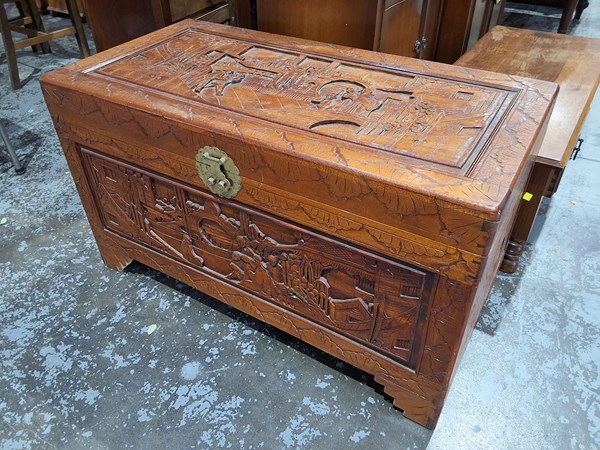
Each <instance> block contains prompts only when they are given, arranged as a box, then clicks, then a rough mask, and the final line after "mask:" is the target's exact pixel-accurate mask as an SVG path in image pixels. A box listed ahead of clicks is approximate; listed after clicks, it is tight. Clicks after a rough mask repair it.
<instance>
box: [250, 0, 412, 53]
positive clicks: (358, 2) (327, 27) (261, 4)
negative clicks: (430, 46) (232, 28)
mask: <svg viewBox="0 0 600 450" xmlns="http://www.w3.org/2000/svg"><path fill="white" fill-rule="evenodd" d="M421 1H422V0H421ZM256 14H257V22H258V23H257V25H258V29H259V30H260V31H267V32H269V33H276V34H283V35H286V36H294V37H300V38H304V39H312V40H314V41H320V42H328V43H332V44H340V45H348V46H351V47H358V48H365V49H369V50H371V49H373V38H374V36H375V22H376V18H377V0H327V1H323V0H302V1H299V0H257V1H256Z"/></svg>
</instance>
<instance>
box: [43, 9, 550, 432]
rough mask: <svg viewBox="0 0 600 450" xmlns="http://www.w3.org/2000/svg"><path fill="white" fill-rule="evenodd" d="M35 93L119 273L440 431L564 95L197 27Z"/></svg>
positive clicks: (154, 38)
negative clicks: (280, 340)
mask: <svg viewBox="0 0 600 450" xmlns="http://www.w3.org/2000/svg"><path fill="white" fill-rule="evenodd" d="M298 3H299V2H298ZM426 70H427V73H423V72H424V71H426ZM40 81H41V83H42V87H43V91H44V95H45V98H46V101H47V102H48V107H49V110H50V113H51V115H52V117H53V119H54V122H55V124H56V129H57V132H58V134H59V136H60V141H61V143H62V145H63V146H64V151H65V154H66V157H67V161H68V162H69V167H70V169H71V171H72V173H73V176H74V179H75V180H76V181H77V182H76V185H77V188H78V190H79V193H80V195H81V199H82V202H83V206H84V208H85V210H86V213H87V215H88V218H89V221H90V224H91V226H92V229H93V232H94V235H95V237H96V241H97V243H98V246H99V249H100V253H101V255H102V257H103V258H104V261H105V262H106V264H107V265H108V266H109V267H112V268H114V269H123V268H124V267H125V266H127V265H128V264H129V263H130V262H131V261H132V260H134V259H135V260H138V261H140V262H142V263H144V264H146V265H148V266H150V267H153V268H154V269H156V270H160V271H162V272H164V273H166V274H168V275H170V276H173V277H175V278H177V279H179V280H181V281H182V282H184V283H188V284H190V285H191V286H194V287H196V288H198V289H200V290H201V291H203V292H204V293H205V294H207V295H210V296H213V297H215V298H216V299H218V300H221V301H223V302H225V303H227V304H230V305H232V306H234V307H236V308H238V309H240V310H242V311H244V312H246V313H248V314H250V315H252V316H254V317H256V318H257V319H260V320H263V321H265V322H268V323H270V324H272V325H274V326H276V327H279V328H281V329H282V330H284V331H286V332H287V333H290V334H291V335H293V336H295V337H298V338H300V339H302V340H304V341H306V342H307V343H309V344H311V345H314V346H316V347H318V348H320V349H321V350H323V351H325V352H328V353H329V354H331V355H333V356H335V357H337V358H340V359H342V360H344V361H346V362H347V363H349V364H352V365H354V366H356V367H358V368H360V369H362V370H365V371H366V372H368V373H370V374H372V375H373V376H374V379H375V381H376V382H378V383H381V384H382V385H383V386H384V389H385V392H387V393H388V394H389V395H390V396H391V397H393V399H394V404H395V405H396V406H398V407H399V408H401V409H402V410H403V413H404V414H405V415H406V416H407V417H409V418H410V419H412V420H415V421H417V422H418V423H421V424H423V425H426V426H428V427H433V426H435V422H436V420H437V417H438V416H439V413H440V411H441V408H442V406H443V403H444V398H445V396H446V393H447V391H448V388H449V385H450V381H451V379H452V376H453V373H454V372H455V370H456V367H457V364H458V361H459V359H460V355H462V353H463V352H464V350H465V347H466V345H467V342H468V340H469V337H470V335H471V332H472V331H473V328H474V325H475V322H476V320H477V317H478V316H479V312H480V310H481V307H482V306H483V303H484V302H485V300H486V297H487V295H488V294H489V292H490V290H491V286H492V282H493V280H494V278H495V275H496V270H497V268H498V266H499V264H500V261H501V260H502V258H503V256H504V248H505V244H506V240H507V238H508V233H509V232H510V228H511V226H512V223H513V220H514V217H515V215H516V211H517V207H518V205H519V203H520V201H521V198H522V195H523V190H524V187H525V183H526V181H527V179H528V176H529V168H530V167H531V163H532V157H533V155H534V154H535V153H537V149H538V145H539V142H540V141H541V136H542V135H543V131H544V129H545V125H546V123H547V118H548V116H549V113H550V109H551V107H552V103H553V100H554V95H555V92H556V85H554V84H551V83H547V82H543V81H537V80H528V79H519V80H514V79H513V78H511V77H510V76H508V75H502V74H496V73H488V72H483V71H470V70H469V69H465V68H463V67H458V66H452V65H444V64H423V63H422V62H420V61H418V60H416V59H414V58H402V57H398V56H395V55H387V54H383V53H374V52H367V51H364V50H358V49H353V48H344V49H343V50H342V51H340V47H338V46H333V45H331V44H323V43H318V42H317V43H309V44H307V43H306V41H302V40H299V39H294V38H289V37H282V36H277V35H272V34H266V33H258V32H256V31H252V30H241V29H239V28H235V27H224V26H222V25H217V24H213V23H206V22H199V21H191V20H190V21H185V22H182V23H179V24H175V25H173V26H171V27H168V28H165V29H163V30H160V31H157V32H156V33H153V34H152V35H150V36H146V37H145V38H142V39H140V40H137V41H136V42H135V43H129V44H125V45H123V46H121V47H119V48H117V49H113V50H109V51H108V52H106V53H104V54H102V55H96V56H93V57H91V58H88V59H86V60H84V61H82V62H80V63H78V64H76V65H70V66H67V67H64V68H61V69H58V70H56V71H54V72H52V73H49V74H45V75H44V77H42V79H41V80H40ZM499 161H501V164H499V163H498V162H499ZM81 270H86V268H85V267H82V268H81ZM190 320H194V319H193V318H192V319H190ZM173 338H176V336H174V337H173Z"/></svg>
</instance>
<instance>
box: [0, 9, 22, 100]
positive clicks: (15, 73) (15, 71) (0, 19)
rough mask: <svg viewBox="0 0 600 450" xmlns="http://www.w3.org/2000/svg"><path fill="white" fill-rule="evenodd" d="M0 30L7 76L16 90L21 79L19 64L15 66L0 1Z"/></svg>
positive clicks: (9, 34) (13, 49)
mask: <svg viewBox="0 0 600 450" xmlns="http://www.w3.org/2000/svg"><path fill="white" fill-rule="evenodd" d="M0 32H1V33H2V42H3V43H4V51H5V52H6V63H7V64H8V76H9V78H10V83H11V85H12V88H13V89H14V90H15V91H16V90H17V89H20V88H21V80H20V78H19V66H17V54H16V51H15V44H14V42H13V39H12V36H11V33H10V28H9V24H8V16H7V15H6V9H5V8H4V4H3V3H0Z"/></svg>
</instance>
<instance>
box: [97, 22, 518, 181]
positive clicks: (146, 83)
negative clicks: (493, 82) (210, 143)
mask: <svg viewBox="0 0 600 450" xmlns="http://www.w3.org/2000/svg"><path fill="white" fill-rule="evenodd" d="M96 72H97V73H100V74H103V75H106V76H108V77H111V78H120V79H123V80H127V81H129V82H132V83H134V84H136V85H139V86H143V87H144V88H146V89H153V90H158V91H162V92H166V93H170V94H176V95H178V96H182V97H185V98H190V99H194V100H196V101H198V102H202V103H205V104H208V105H212V106H217V107H219V108H222V109H225V110H229V111H233V112H236V113H239V114H244V115H248V116H252V117H255V118H260V119H266V120H269V121H270V122H273V123H279V124H281V125H285V126H288V127H292V128H297V129H300V130H303V131H310V132H313V133H316V134H320V135H325V136H328V137H330V138H335V139H339V140H342V141H348V142H351V143H354V144H360V145H363V146H368V147H371V148H373V149H376V150H378V151H383V152H390V153H396V154H400V155H404V156H408V157H410V158H416V159H420V160H423V161H428V162H430V163H434V164H438V165H443V166H447V167H449V168H453V169H457V170H459V171H461V172H462V171H463V170H464V169H467V168H468V167H467V163H468V162H469V161H473V160H474V159H476V157H477V155H478V154H479V153H480V152H481V151H482V149H483V148H484V146H485V143H486V137H487V136H489V135H491V134H492V133H494V131H495V129H496V128H497V127H498V125H499V124H500V123H501V122H502V119H503V116H504V114H505V113H506V111H507V109H508V106H509V105H510V103H511V102H512V101H513V100H514V99H515V97H516V95H517V93H518V91H517V90H514V89H507V88H506V87H501V86H485V85H480V84H477V83H475V82H472V81H465V80H452V79H448V78H446V77H443V76H440V75H425V74H420V73H413V72H410V71H405V70H401V69H391V68H384V67H376V66H373V65H369V64H364V63H356V62H348V61H344V60H341V59H335V58H327V57H323V56H319V55H313V54H310V53H309V52H300V51H293V50H290V49H285V48H277V47H274V46H267V45H258V44H255V43H252V42H246V41H241V40H239V39H229V38H226V37H223V36H214V35H210V34H207V33H204V32H200V31H197V30H187V31H185V32H183V33H181V34H178V35H176V36H173V37H171V38H170V39H167V40H165V41H162V42H160V43H158V44H156V45H154V46H152V47H150V48H145V49H143V50H141V51H139V52H135V53H134V54H132V55H128V56H127V57H125V58H121V59H118V60H116V61H114V62H112V63H110V64H108V65H105V66H102V67H100V68H98V69H96ZM340 145H343V144H340ZM381 157H382V158H385V157H386V156H385V153H384V154H382V155H381Z"/></svg>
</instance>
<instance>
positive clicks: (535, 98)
mask: <svg viewBox="0 0 600 450" xmlns="http://www.w3.org/2000/svg"><path fill="white" fill-rule="evenodd" d="M42 82H43V85H44V86H45V89H46V90H47V91H48V90H50V88H51V86H54V88H56V89H65V88H66V89H68V90H75V91H77V92H78V93H80V94H82V95H90V96H92V97H93V98H95V99H100V100H106V101H107V102H111V103H113V104H117V105H121V106H124V107H126V108H128V109H129V110H132V111H144V112H148V113H151V114H154V115H156V116H159V117H161V118H163V119H164V120H165V121H171V122H174V123H179V124H185V125H184V126H186V127H196V128H202V129H203V130H206V131H208V132H210V133H213V134H214V135H215V136H224V137H227V138H228V139H235V140H237V141H240V142H242V141H243V142H244V143H245V144H246V145H248V146H251V148H252V149H254V150H258V151H259V152H260V153H261V158H262V161H263V162H264V163H265V164H269V160H270V159H277V158H279V160H280V161H283V160H284V159H286V158H287V160H286V161H288V162H287V163H286V164H287V166H286V169H285V170H283V171H280V172H279V173H271V172H273V170H271V172H269V173H267V172H266V171H261V169H260V168H259V167H258V165H257V167H256V168H253V170H244V167H240V172H241V177H242V189H241V192H240V195H241V196H244V195H246V193H244V186H249V185H252V183H254V184H258V183H260V184H261V185H263V184H264V185H267V184H271V185H274V184H276V183H277V182H278V181H277V180H285V178H286V177H287V176H288V175H289V173H290V172H293V171H296V172H302V171H304V170H306V172H307V173H306V175H304V176H303V175H300V176H299V177H297V178H298V179H302V180H303V181H306V183H304V184H302V183H289V184H288V185H287V186H285V187H284V190H287V191H289V192H291V193H293V194H294V195H297V196H303V197H307V198H309V199H311V200H313V201H321V202H327V201H328V199H329V197H331V196H330V195H329V193H331V192H332V190H331V189H330V188H327V187H323V186H321V185H323V184H325V183H329V184H330V185H331V184H335V183H342V184H343V183H345V184H346V185H347V186H346V187H345V188H344V189H346V191H347V192H348V197H353V198H352V199H346V200H348V202H349V206H348V208H347V209H346V210H350V209H352V208H355V211H354V213H356V214H359V215H360V214H362V212H361V211H364V210H365V208H367V209H368V207H365V206H362V207H360V208H359V209H356V207H355V206H352V205H350V202H352V201H355V200H356V199H358V198H360V197H361V196H367V194H369V195H370V194H371V192H367V191H373V192H375V191H377V192H379V193H380V194H381V195H382V196H384V197H385V195H386V194H387V193H389V192H391V191H394V192H408V193H412V194H414V195H415V196H417V197H419V198H421V199H423V200H422V202H423V204H425V203H427V201H426V200H425V199H431V202H437V203H438V204H439V203H443V204H444V205H445V206H444V207H450V208H454V209H460V210H464V211H466V212H467V213H468V214H472V215H473V216H476V217H479V218H484V219H485V220H487V221H495V220H497V219H498V217H499V215H500V213H501V210H502V205H503V204H504V203H505V202H506V199H507V198H508V196H510V194H511V191H512V189H513V188H514V186H515V183H516V180H517V178H518V177H519V176H520V175H521V172H522V170H523V168H524V167H525V166H526V165H527V161H528V159H529V156H530V155H531V153H532V151H535V147H536V145H537V144H536V143H537V142H538V138H539V135H540V132H541V130H542V129H543V125H544V124H545V122H546V120H547V117H548V115H549V112H550V109H551V106H552V102H553V100H554V96H555V94H556V89H557V88H556V85H554V84H552V83H546V82H542V81H535V80H527V79H520V78H514V77H509V76H507V75H502V74H492V73H487V72H482V71H478V70H472V69H465V68H462V67H457V66H448V65H443V64H438V63H432V62H425V61H420V60H416V59H411V58H403V57H398V56H392V55H384V54H380V53H374V52H369V51H364V50H357V49H351V48H346V47H340V46H335V45H328V44H321V43H315V42H309V41H305V40H300V39H293V38H288V37H283V36H276V35H270V34H266V33H260V32H255V31H251V30H244V29H239V28H233V27H227V26H221V25H216V24H210V23H201V22H195V21H191V20H190V21H183V22H180V23H178V24H176V25H173V26H170V27H168V28H165V29H163V30H160V31H158V32H156V33H153V34H151V35H148V36H146V37H143V38H140V39H137V40H135V41H132V42H130V43H128V44H125V45H122V46H120V47H117V48H114V49H111V50H109V51H107V52H103V53H101V54H98V55H96V56H93V57H91V58H88V59H86V60H84V61H81V62H78V63H76V64H73V65H70V66H67V67H65V68H63V69H59V70H57V71H55V72H53V73H50V74H47V75H45V76H44V78H43V80H42ZM71 106H72V105H71ZM99 108H100V109H102V108H101V107H99ZM84 114H85V112H84ZM93 114H95V113H94V112H90V115H93ZM101 115H102V120H106V121H107V122H110V117H108V119H107V115H108V116H110V113H105V112H102V111H101ZM83 121H84V120H83V119H82V122H83ZM132 122H135V121H134V120H133V119H132ZM138 125H139V124H138ZM197 150H198V148H193V149H189V150H188V151H189V153H190V156H191V158H193V157H194V155H195V152H196V151H197ZM228 152H229V150H228ZM240 158H241V157H240ZM248 158H250V157H249V156H248V155H246V159H248ZM292 160H295V161H297V162H298V163H297V164H296V163H290V162H289V161H292ZM237 163H238V166H240V162H239V161H237ZM292 166H293V167H292ZM309 166H312V167H313V168H314V167H317V169H314V170H315V171H314V173H313V174H308V172H309V171H310V170H312V169H305V168H306V167H309ZM280 167H283V165H281V164H280ZM323 168H326V171H327V172H328V173H329V174H331V173H333V174H334V176H333V177H332V178H330V179H328V180H325V179H324V177H323V176H322V175H320V174H322V173H324V169H323ZM269 177H271V178H269ZM332 180H333V181H332ZM336 180H338V181H336ZM352 180H354V181H352ZM359 180H360V181H359ZM246 182H248V183H246ZM309 182H310V185H309ZM319 186H321V187H319ZM328 189H329V190H328ZM396 198H399V197H396ZM331 201H332V205H333V203H335V206H336V207H338V206H339V207H341V208H346V207H345V206H344V205H343V203H344V201H345V200H344V199H343V198H341V197H340V196H339V195H338V198H333V199H332V200H331ZM403 201H404V200H399V201H398V200H394V201H393V202H388V203H389V204H388V205H387V206H385V208H387V209H394V208H395V209H396V210H397V212H398V213H399V214H401V215H402V214H404V215H408V214H406V211H407V208H408V206H407V205H406V204H402V202H403ZM404 203H409V204H412V205H413V209H414V208H416V209H423V208H420V207H415V201H414V198H412V199H408V200H406V201H405V202H404ZM340 205H341V206H340ZM448 205H450V206H448ZM385 208H384V209H385ZM424 208H425V207H424ZM432 208H433V209H432V211H433V212H434V213H435V209H436V208H437V206H435V205H434V206H433V207H432ZM408 209H410V208H408ZM421 212H423V211H421ZM424 212H425V213H426V214H430V212H427V211H424ZM377 214H379V213H378V212H375V211H374V213H373V216H375V215H377ZM380 215H385V214H380ZM393 220H394V219H390V221H393ZM419 226H420V225H419V224H415V225H414V228H415V230H416V229H417V228H419ZM416 232H417V233H418V234H422V233H421V232H420V231H418V230H417V231H416ZM432 233H433V234H439V233H438V232H437V231H435V230H434V231H433V232H432ZM448 240H449V242H450V241H456V238H454V237H448Z"/></svg>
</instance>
